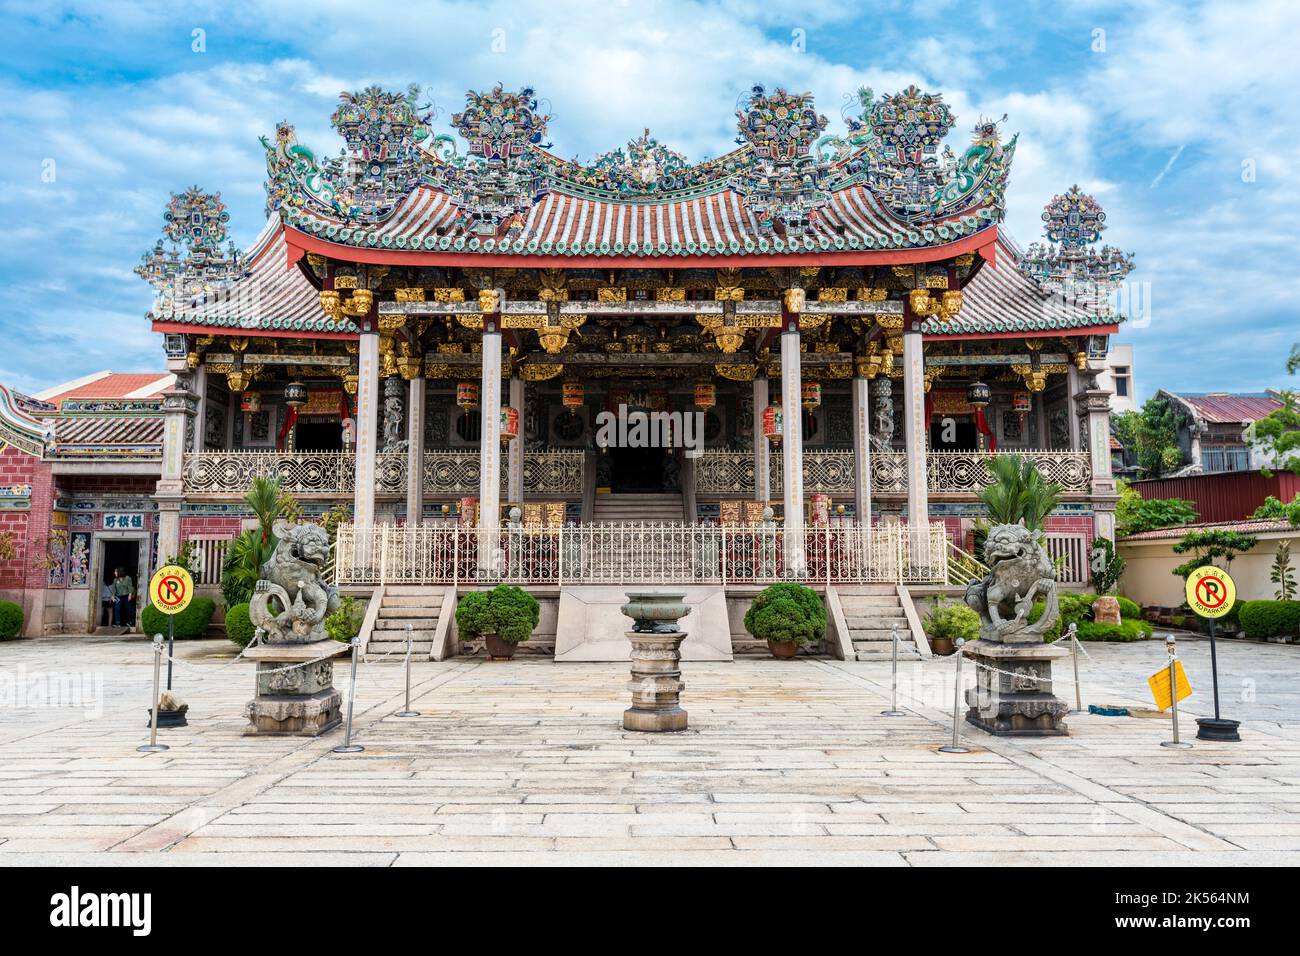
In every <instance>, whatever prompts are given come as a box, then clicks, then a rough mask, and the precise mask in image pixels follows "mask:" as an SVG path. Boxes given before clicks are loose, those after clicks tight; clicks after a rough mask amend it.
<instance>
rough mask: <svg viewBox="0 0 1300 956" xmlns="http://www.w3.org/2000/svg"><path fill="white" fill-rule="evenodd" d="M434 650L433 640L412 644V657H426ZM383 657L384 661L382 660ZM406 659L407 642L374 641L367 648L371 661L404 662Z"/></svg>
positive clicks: (368, 658)
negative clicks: (388, 643)
mask: <svg viewBox="0 0 1300 956" xmlns="http://www.w3.org/2000/svg"><path fill="white" fill-rule="evenodd" d="M432 651H433V641H424V642H423V643H420V644H412V645H411V657H412V658H425V657H428V656H429V654H430V653H431V652H432ZM380 658H382V661H381V660H380ZM405 659H406V645H405V644H393V645H391V646H390V645H387V644H376V643H375V642H374V641H371V642H370V645H369V646H368V647H367V648H366V660H367V661H369V662H370V663H372V664H374V663H384V664H387V663H398V664H400V663H402V662H403V661H404V660H405Z"/></svg>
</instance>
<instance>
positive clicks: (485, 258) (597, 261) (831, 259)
mask: <svg viewBox="0 0 1300 956" xmlns="http://www.w3.org/2000/svg"><path fill="white" fill-rule="evenodd" d="M284 240H285V245H286V247H287V248H288V250H289V256H290V260H289V261H290V262H294V261H296V260H297V259H299V258H301V256H302V254H303V253H304V252H315V253H319V254H320V255H323V256H329V257H330V258H333V259H337V260H339V261H341V262H356V263H367V264H372V265H395V266H461V267H464V266H472V267H477V268H481V269H492V268H508V267H516V268H519V267H528V266H536V267H550V268H561V269H610V268H633V269H646V268H674V269H680V268H688V267H694V268H700V267H708V268H738V267H743V266H751V267H754V268H759V267H764V266H792V265H819V266H851V265H906V264H909V263H916V262H941V261H943V260H944V259H950V258H952V257H953V256H959V255H962V254H964V253H967V252H977V253H979V254H980V255H981V256H983V257H984V258H986V259H989V260H990V261H991V260H993V258H994V257H995V256H996V252H995V251H993V250H994V248H995V247H996V246H997V241H998V226H997V225H996V224H993V225H990V226H987V227H985V228H984V229H981V230H980V231H979V232H977V233H975V234H974V235H971V236H966V237H964V238H962V239H958V240H957V241H956V242H949V243H945V244H944V245H941V246H926V247H924V248H921V249H855V250H852V251H846V252H820V251H819V252H800V253H757V254H753V255H729V256H711V255H698V254H697V255H694V256H561V255H540V254H536V255H535V254H530V253H519V254H510V255H501V254H499V253H495V252H487V253H484V252H432V251H418V252H417V251H414V250H411V249H361V248H357V247H355V246H345V245H342V244H340V243H336V242H329V241H328V240H325V239H318V238H316V237H315V236H311V235H308V234H307V233H305V232H301V231H299V230H297V229H294V228H293V227H292V226H285V227H284Z"/></svg>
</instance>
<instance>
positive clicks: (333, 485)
mask: <svg viewBox="0 0 1300 956" xmlns="http://www.w3.org/2000/svg"><path fill="white" fill-rule="evenodd" d="M182 467H183V471H182V479H183V481H184V485H185V491H186V492H187V493H189V494H200V495H204V494H210V495H242V494H243V493H244V492H245V491H247V490H248V486H249V485H250V484H251V483H252V481H253V479H254V478H274V479H277V480H278V481H279V482H280V484H281V486H282V487H283V488H284V490H285V491H288V492H289V493H290V494H295V495H302V494H322V495H324V494H351V493H352V492H353V490H354V488H355V485H354V480H355V474H356V456H355V455H353V454H350V453H345V452H341V451H316V452H313V451H294V452H278V451H205V452H190V453H187V454H186V455H185V459H184V463H183V466H182ZM506 480H507V475H506V473H505V471H504V470H503V471H502V475H501V487H502V488H503V489H504V488H505V487H506ZM582 487H583V453H582V452H581V451H573V450H562V451H541V452H529V453H528V454H526V455H525V456H524V493H525V494H528V495H539V496H541V495H578V494H581V493H582ZM424 490H425V493H426V494H431V495H435V496H443V497H445V496H456V495H476V494H478V490H479V456H478V452H474V451H426V452H425V453H424ZM375 492H376V493H377V494H380V495H397V496H401V495H404V494H406V454H405V452H398V453H393V452H386V453H383V454H380V455H377V456H376V457H375Z"/></svg>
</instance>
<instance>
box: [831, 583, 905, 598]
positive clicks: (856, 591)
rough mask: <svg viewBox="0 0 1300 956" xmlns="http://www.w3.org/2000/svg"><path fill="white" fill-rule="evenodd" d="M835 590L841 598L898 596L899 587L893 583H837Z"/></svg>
mask: <svg viewBox="0 0 1300 956" xmlns="http://www.w3.org/2000/svg"><path fill="white" fill-rule="evenodd" d="M835 591H836V593H838V594H839V596H840V600H841V601H842V600H844V599H846V598H855V597H877V596H880V595H892V596H894V597H898V589H897V588H896V587H895V586H894V585H892V584H837V585H835Z"/></svg>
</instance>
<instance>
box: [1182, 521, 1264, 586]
mask: <svg viewBox="0 0 1300 956" xmlns="http://www.w3.org/2000/svg"><path fill="white" fill-rule="evenodd" d="M1257 544H1259V538H1257V537H1255V536H1254V535H1250V534H1242V533H1241V532H1240V531H1225V530H1223V529H1221V528H1209V529H1202V530H1197V531H1189V532H1187V534H1186V535H1185V536H1184V537H1183V540H1182V541H1179V542H1178V543H1177V544H1176V545H1174V554H1188V553H1191V554H1192V555H1193V557H1192V559H1191V560H1190V561H1187V562H1185V563H1183V564H1180V565H1179V566H1178V567H1176V568H1174V570H1173V573H1174V574H1176V575H1178V576H1179V577H1180V578H1182V579H1183V580H1186V579H1187V578H1189V577H1191V574H1192V572H1193V571H1195V570H1196V569H1197V568H1203V567H1206V566H1207V565H1211V564H1214V562H1215V559H1217V558H1222V559H1223V562H1224V568H1223V569H1224V570H1225V571H1228V570H1231V568H1232V559H1233V558H1235V557H1236V556H1237V555H1239V554H1241V553H1243V552H1245V551H1249V550H1250V549H1251V548H1253V547H1255V545H1257Z"/></svg>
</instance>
